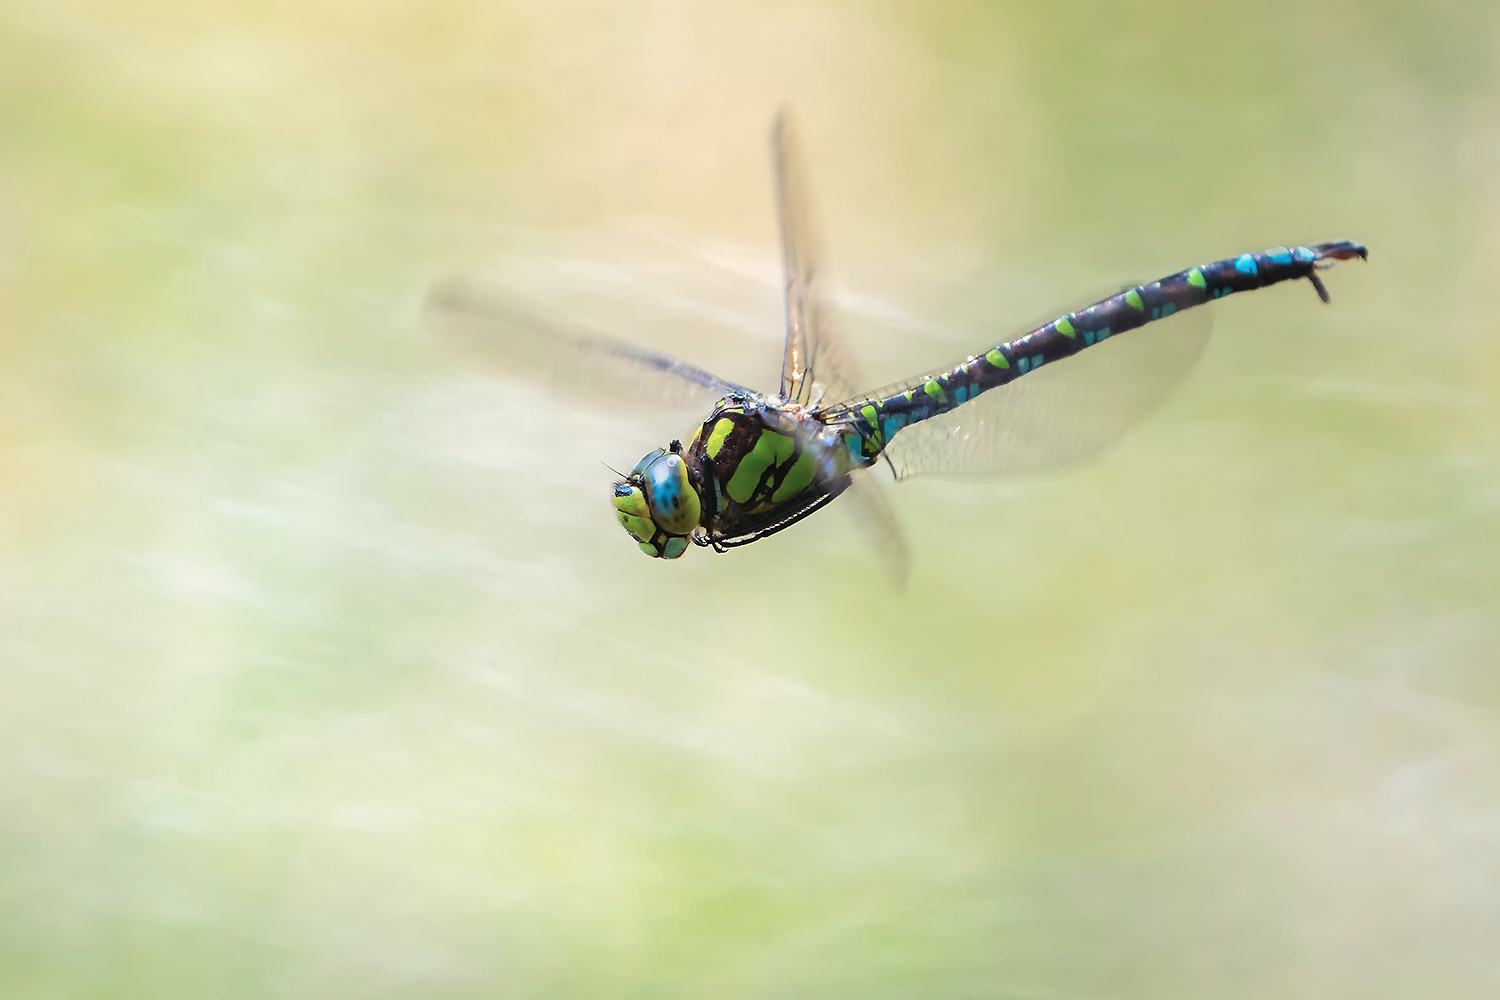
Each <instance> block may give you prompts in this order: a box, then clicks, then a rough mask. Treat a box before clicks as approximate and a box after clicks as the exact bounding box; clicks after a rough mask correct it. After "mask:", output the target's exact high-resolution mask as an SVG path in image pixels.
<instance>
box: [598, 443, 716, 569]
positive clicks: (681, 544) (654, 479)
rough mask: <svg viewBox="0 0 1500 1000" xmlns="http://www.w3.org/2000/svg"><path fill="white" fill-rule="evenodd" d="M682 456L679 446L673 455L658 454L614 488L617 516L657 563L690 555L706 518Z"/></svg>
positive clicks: (654, 454) (676, 445)
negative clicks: (693, 538) (694, 537)
mask: <svg viewBox="0 0 1500 1000" xmlns="http://www.w3.org/2000/svg"><path fill="white" fill-rule="evenodd" d="M681 451H682V446H681V445H680V444H678V443H677V442H676V441H673V442H672V448H671V450H668V451H664V450H662V449H660V448H658V449H657V450H656V451H653V452H651V453H650V454H649V455H647V456H646V457H645V458H643V459H641V460H640V461H639V462H637V463H635V468H634V469H631V470H630V475H628V476H626V477H625V479H624V481H622V482H619V483H616V484H615V516H616V517H617V518H619V521H620V524H621V526H623V527H624V529H625V530H626V531H627V532H629V533H630V537H631V538H634V539H635V540H636V543H637V544H639V545H640V547H641V551H642V552H644V553H646V555H648V556H652V557H654V558H657V559H676V558H677V557H678V556H680V555H682V554H683V553H684V552H686V551H687V545H688V535H690V534H692V532H693V529H694V528H696V527H697V526H698V518H699V516H700V515H701V514H702V512H703V508H702V505H701V504H700V502H699V500H698V491H697V490H695V489H693V484H692V481H691V480H690V479H689V478H688V470H687V463H686V462H684V461H683V460H682V454H681Z"/></svg>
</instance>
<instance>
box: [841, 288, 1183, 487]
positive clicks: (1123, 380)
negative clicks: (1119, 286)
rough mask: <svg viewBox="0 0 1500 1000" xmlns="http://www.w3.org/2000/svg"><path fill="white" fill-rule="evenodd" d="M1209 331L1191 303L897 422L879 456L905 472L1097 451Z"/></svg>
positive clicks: (1005, 465)
mask: <svg viewBox="0 0 1500 1000" xmlns="http://www.w3.org/2000/svg"><path fill="white" fill-rule="evenodd" d="M1212 329H1213V313H1212V310H1211V309H1210V308H1209V307H1207V306H1199V307H1197V308H1194V309H1189V310H1186V311H1184V312H1180V313H1177V314H1176V315H1174V316H1171V317H1169V318H1167V319H1164V320H1159V321H1157V322H1155V323H1151V324H1149V325H1147V326H1144V327H1141V328H1140V329H1138V330H1131V331H1130V332H1128V333H1125V334H1121V335H1120V336H1118V337H1114V338H1111V339H1109V340H1107V341H1105V342H1104V343H1102V344H1097V345H1095V346H1093V347H1086V348H1084V349H1083V350H1082V351H1080V352H1079V353H1078V354H1075V355H1073V356H1072V357H1068V358H1063V359H1061V360H1059V361H1055V362H1053V363H1052V364H1049V365H1046V366H1044V367H1042V368H1040V369H1038V370H1037V371H1035V372H1032V373H1030V374H1027V375H1024V376H1022V377H1021V378H1018V379H1016V380H1015V381H1014V382H1011V383H1009V384H1008V385H1004V386H1001V387H999V388H997V389H991V390H990V391H989V392H986V393H985V394H983V395H982V396H980V397H979V398H978V399H976V400H974V401H973V402H970V403H965V404H964V405H962V406H959V407H958V408H957V409H954V410H950V411H949V412H948V413H945V414H943V415H941V416H938V417H933V418H932V419H930V420H925V421H922V422H921V423H918V424H913V425H911V426H909V427H906V428H904V429H903V430H901V431H900V432H898V433H897V434H896V435H895V437H894V438H893V439H892V440H891V443H890V445H889V446H888V447H887V448H886V450H885V455H886V457H887V458H889V459H890V462H891V466H892V468H894V470H895V472H896V477H897V478H898V479H907V478H910V477H912V476H920V475H930V476H950V477H963V476H995V475H1004V474H1007V473H1023V472H1028V471H1039V470H1043V469H1048V468H1055V467H1058V466H1062V465H1068V464H1071V463H1076V462H1080V461H1083V460H1086V459H1088V458H1091V457H1094V456H1096V455H1099V454H1102V453H1103V452H1104V451H1106V450H1108V449H1109V448H1110V447H1111V446H1112V445H1114V443H1115V442H1116V441H1118V440H1119V439H1120V437H1121V436H1122V435H1123V434H1124V433H1125V431H1126V429H1128V428H1129V427H1130V426H1131V424H1133V423H1135V422H1136V421H1137V420H1139V419H1140V418H1141V417H1143V416H1145V415H1146V414H1147V413H1148V412H1150V410H1151V409H1152V408H1153V407H1154V406H1155V405H1156V404H1157V403H1159V402H1161V400H1163V399H1164V398H1166V396H1167V395H1168V394H1170V392H1171V391H1172V389H1173V388H1175V387H1176V386H1177V385H1178V384H1179V383H1181V382H1182V380H1183V379H1184V378H1185V377H1186V376H1187V374H1188V373H1189V372H1190V371H1192V369H1193V366H1194V365H1195V364H1196V363H1197V361H1198V358H1199V357H1200V356H1201V355H1202V353H1203V349H1204V347H1205V346H1206V345H1207V344H1208V338H1209V333H1210V332H1211V331H1212ZM939 371H942V369H939ZM930 374H934V375H935V374H938V372H937V371H935V372H932V373H930ZM927 377H928V376H926V375H924V376H922V377H921V378H918V379H913V380H911V382H909V383H904V384H902V385H897V386H892V387H891V388H890V389H888V390H881V391H880V392H879V393H870V395H871V396H877V397H878V396H886V395H889V394H893V393H895V392H900V391H902V390H903V389H905V388H906V387H907V386H908V385H912V384H920V383H921V382H923V381H925V379H926V378H927Z"/></svg>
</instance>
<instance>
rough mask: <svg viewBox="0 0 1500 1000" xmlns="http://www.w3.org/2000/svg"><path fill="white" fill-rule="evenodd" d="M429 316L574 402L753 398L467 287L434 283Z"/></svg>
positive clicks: (685, 367) (513, 371)
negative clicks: (739, 396)
mask: <svg viewBox="0 0 1500 1000" xmlns="http://www.w3.org/2000/svg"><path fill="white" fill-rule="evenodd" d="M427 315H428V318H429V321H430V322H431V323H432V324H433V325H434V326H435V327H436V328H437V330H438V331H439V332H440V333H441V334H442V335H443V336H444V337H445V338H446V339H448V340H450V341H452V342H453V343H455V344H456V345H458V346H459V347H461V348H462V349H464V350H465V351H467V352H469V353H471V354H475V355H478V356H480V357H482V358H483V359H485V360H486V361H487V362H489V363H491V364H493V365H495V366H496V367H498V368H499V369H501V370H502V371H504V372H505V373H507V374H510V375H515V376H518V377H522V378H529V379H540V380H543V381H545V382H546V383H547V385H549V386H550V387H554V388H557V389H559V390H561V391H562V392H564V393H565V394H566V395H567V396H568V397H569V398H572V399H577V400H584V401H594V402H598V403H601V404H609V403H616V402H621V401H628V402H652V403H657V404H660V405H664V406H676V405H687V404H692V403H701V402H705V401H712V400H715V399H718V398H720V397H722V396H724V395H727V394H729V393H732V392H737V393H749V392H750V390H748V389H745V388H744V387H743V386H738V385H735V384H734V383H732V382H726V381H725V380H724V379H721V378H719V377H718V376H717V375H713V374H711V373H709V372H706V371H704V370H703V369H702V368H698V367H696V366H694V365H690V364H688V363H687V362H686V361H679V360H677V359H676V358H673V357H669V356H668V355H665V354H658V353H657V352H655V351H648V350H646V349H645V348H642V347H636V346H634V345H632V344H627V343H626V342H625V341H623V340H617V339H615V338H614V337H610V336H607V335H605V334H600V333H594V332H591V331H588V330H583V329H579V328H577V327H572V326H567V325H564V324H561V323H557V322H553V321H550V320H543V319H540V318H538V317H536V316H534V315H532V314H530V313H528V312H526V311H525V310H523V309H521V308H519V307H517V306H516V305H514V304H513V303H511V302H509V301H507V300H505V299H504V298H503V297H502V296H498V295H495V294H493V293H487V292H485V291H484V290H483V289H481V288H479V287H477V286H475V285H473V284H470V283H468V282H464V281H448V282H443V283H440V284H438V285H435V286H434V287H433V289H432V291H431V292H430V293H429V294H428V297H427Z"/></svg>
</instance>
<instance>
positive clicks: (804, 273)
mask: <svg viewBox="0 0 1500 1000" xmlns="http://www.w3.org/2000/svg"><path fill="white" fill-rule="evenodd" d="M771 161H772V167H773V171H774V174H775V179H776V219H777V223H778V224H779V226H780V229H781V255H782V263H783V265H784V267H785V278H786V353H785V354H784V355H783V357H782V364H781V392H782V395H784V396H786V398H787V399H789V400H791V401H793V402H795V403H801V404H802V405H803V406H808V407H816V406H818V405H820V404H821V403H825V402H827V403H835V402H840V401H842V400H845V399H848V398H849V397H851V396H853V395H854V394H855V393H856V392H858V391H859V386H858V385H857V384H856V383H858V381H859V380H858V376H857V374H856V372H855V371H854V365H853V358H852V356H851V355H850V353H849V352H848V350H847V349H846V348H845V347H844V345H843V343H842V342H841V341H840V340H839V338H838V335H837V334H836V333H835V332H834V330H833V329H832V328H831V326H830V324H829V315H828V311H827V309H825V308H824V305H823V298H822V293H821V289H820V278H821V275H820V261H819V246H818V234H817V227H816V226H815V225H814V224H813V220H812V213H811V207H810V202H809V196H808V185H807V175H806V171H805V169H804V167H803V164H802V152H801V147H800V144H799V143H798V140H797V136H796V130H795V128H794V127H793V125H792V121H791V113H790V112H789V111H788V110H787V109H785V108H783V109H782V110H781V113H780V114H778V115H777V116H776V122H775V124H774V125H773V126H772V127H771Z"/></svg>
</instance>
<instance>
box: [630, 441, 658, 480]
mask: <svg viewBox="0 0 1500 1000" xmlns="http://www.w3.org/2000/svg"><path fill="white" fill-rule="evenodd" d="M665 454H666V450H665V449H662V448H658V449H656V450H655V451H653V452H651V453H650V454H649V455H647V456H646V457H645V458H643V459H641V460H640V461H639V462H637V463H635V468H633V469H631V470H630V478H631V479H635V478H637V477H639V476H643V475H645V474H646V467H647V466H648V465H650V464H651V463H652V462H654V461H656V460H657V459H658V458H661V457H662V456H663V455H665Z"/></svg>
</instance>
